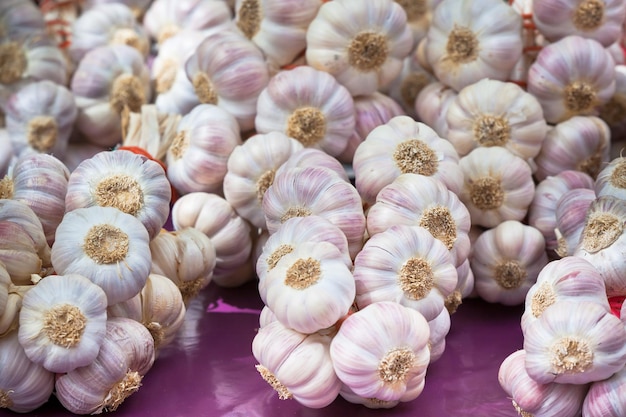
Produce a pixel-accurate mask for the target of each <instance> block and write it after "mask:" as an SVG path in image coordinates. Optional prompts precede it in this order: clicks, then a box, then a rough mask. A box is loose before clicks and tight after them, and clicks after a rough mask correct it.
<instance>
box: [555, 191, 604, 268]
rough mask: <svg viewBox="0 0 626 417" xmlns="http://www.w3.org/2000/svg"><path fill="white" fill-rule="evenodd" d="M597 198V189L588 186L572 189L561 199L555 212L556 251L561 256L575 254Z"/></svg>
mask: <svg viewBox="0 0 626 417" xmlns="http://www.w3.org/2000/svg"><path fill="white" fill-rule="evenodd" d="M595 199H596V193H595V191H593V190H589V189H587V188H577V189H575V190H570V191H568V192H566V193H565V194H563V196H562V197H561V198H560V199H559V202H558V203H557V205H556V210H555V213H554V217H555V218H556V230H555V233H556V235H557V240H558V246H557V248H556V253H557V254H558V255H559V256H561V257H564V256H569V255H573V254H574V250H575V249H576V247H577V246H578V243H579V242H580V235H581V233H582V231H583V227H584V226H585V218H586V217H587V210H588V209H589V206H590V205H591V203H592V202H593V201H594V200H595Z"/></svg>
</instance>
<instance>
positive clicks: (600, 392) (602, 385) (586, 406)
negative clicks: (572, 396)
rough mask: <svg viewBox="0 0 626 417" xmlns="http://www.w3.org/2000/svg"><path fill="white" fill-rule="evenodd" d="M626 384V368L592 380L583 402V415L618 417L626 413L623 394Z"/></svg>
mask: <svg viewBox="0 0 626 417" xmlns="http://www.w3.org/2000/svg"><path fill="white" fill-rule="evenodd" d="M624 384H626V368H622V369H620V370H619V371H617V372H616V373H614V374H613V375H611V376H610V377H609V378H607V379H604V380H602V381H596V382H592V383H591V385H590V386H589V391H588V392H587V395H586V396H585V400H584V402H583V407H582V413H583V416H589V417H591V416H594V417H595V416H598V417H618V416H622V415H624V414H626V403H625V402H624V396H623V395H621V393H622V389H624V386H625V385H624Z"/></svg>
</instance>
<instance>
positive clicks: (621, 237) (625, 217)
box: [574, 196, 626, 297]
mask: <svg viewBox="0 0 626 417" xmlns="http://www.w3.org/2000/svg"><path fill="white" fill-rule="evenodd" d="M625 248H626V205H625V204H624V200H620V199H618V198H615V197H610V196H603V197H598V198H596V200H594V201H593V202H592V203H591V205H590V206H589V210H588V211H587V217H586V219H585V226H584V228H583V231H582V234H581V237H580V243H579V245H578V247H577V248H576V250H575V251H574V256H580V257H582V258H584V259H586V260H588V261H589V262H591V263H592V264H593V266H595V267H596V268H597V269H598V271H599V272H600V274H601V275H602V277H603V278H604V283H605V285H606V293H607V295H608V296H609V297H610V296H614V295H623V294H624V293H625V291H626V282H625V281H624V276H625V275H626V263H624V256H625V255H626V249H625Z"/></svg>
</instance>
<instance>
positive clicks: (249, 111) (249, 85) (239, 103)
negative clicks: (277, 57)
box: [185, 30, 270, 133]
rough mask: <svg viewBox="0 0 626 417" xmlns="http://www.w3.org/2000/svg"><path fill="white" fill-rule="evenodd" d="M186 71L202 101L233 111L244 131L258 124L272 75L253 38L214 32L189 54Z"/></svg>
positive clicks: (225, 31)
mask: <svg viewBox="0 0 626 417" xmlns="http://www.w3.org/2000/svg"><path fill="white" fill-rule="evenodd" d="M185 71H186V73H187V77H188V78H189V80H190V81H191V83H192V84H193V86H194V89H195V92H196V95H197V96H198V99H199V100H200V102H201V103H204V104H214V105H218V106H219V107H220V108H222V109H224V110H226V111H227V112H229V113H230V114H232V115H233V116H234V117H235V118H236V119H237V122H238V123H239V127H240V129H241V131H242V132H246V131H248V130H250V129H252V128H253V127H254V123H255V116H256V112H257V99H258V97H259V94H261V91H262V90H263V89H264V88H265V87H266V86H267V83H268V82H269V79H270V74H269V69H268V67H267V64H266V62H265V59H264V57H263V53H262V52H261V50H260V49H259V48H258V47H257V46H256V45H255V44H254V43H252V41H250V40H249V39H247V38H246V37H245V36H243V35H242V34H241V33H239V32H237V31H234V30H223V31H220V32H216V33H213V34H211V35H209V36H208V37H207V38H205V39H204V40H203V41H202V42H201V43H200V44H199V45H198V47H197V48H196V52H195V53H194V54H193V55H191V56H190V57H189V59H188V60H187V62H186V63H185ZM259 133H262V132H259Z"/></svg>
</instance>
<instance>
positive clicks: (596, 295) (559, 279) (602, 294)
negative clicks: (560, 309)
mask: <svg viewBox="0 0 626 417" xmlns="http://www.w3.org/2000/svg"><path fill="white" fill-rule="evenodd" d="M560 300H571V301H585V302H586V301H593V302H596V303H598V304H600V305H601V306H603V307H604V308H605V310H606V311H609V303H608V300H607V297H606V287H605V285H604V280H603V279H602V275H600V273H599V272H598V270H597V269H596V268H595V267H594V266H593V265H592V264H591V263H589V262H588V261H586V260H584V259H583V258H580V257H577V256H566V257H563V258H561V259H558V260H554V261H552V262H550V263H548V264H547V265H546V266H545V267H543V269H542V270H541V271H540V272H539V275H537V281H536V282H535V284H533V286H532V287H530V289H529V290H528V293H527V294H526V300H525V302H524V313H523V314H522V318H521V327H522V331H523V332H525V331H526V328H527V327H528V325H529V324H530V323H532V322H534V321H536V320H538V319H539V318H540V317H541V314H542V313H543V312H544V311H545V309H546V308H548V307H550V306H551V305H552V304H554V303H556V302H557V301H560Z"/></svg>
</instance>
